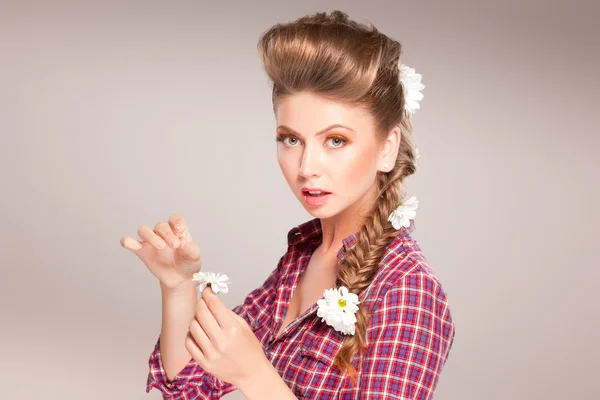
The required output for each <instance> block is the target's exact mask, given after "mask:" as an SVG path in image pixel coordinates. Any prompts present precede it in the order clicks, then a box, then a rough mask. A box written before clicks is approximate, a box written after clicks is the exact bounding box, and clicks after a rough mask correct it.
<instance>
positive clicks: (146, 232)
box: [138, 225, 167, 250]
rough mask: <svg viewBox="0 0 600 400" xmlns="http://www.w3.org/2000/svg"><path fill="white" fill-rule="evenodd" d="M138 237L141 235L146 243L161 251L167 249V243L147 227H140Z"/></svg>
mask: <svg viewBox="0 0 600 400" xmlns="http://www.w3.org/2000/svg"><path fill="white" fill-rule="evenodd" d="M138 235H140V237H141V238H142V239H144V240H145V241H146V242H148V243H150V244H151V245H152V246H154V247H156V248H157V249H159V250H162V249H164V248H165V247H167V244H166V243H165V241H164V240H163V239H162V238H161V237H160V236H158V235H157V234H156V233H155V232H154V231H153V230H152V229H150V227H149V226H147V225H142V226H140V228H139V229H138Z"/></svg>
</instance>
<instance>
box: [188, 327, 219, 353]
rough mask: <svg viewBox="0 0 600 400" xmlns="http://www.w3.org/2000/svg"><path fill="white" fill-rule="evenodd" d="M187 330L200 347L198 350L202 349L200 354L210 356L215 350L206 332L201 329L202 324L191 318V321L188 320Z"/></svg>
mask: <svg viewBox="0 0 600 400" xmlns="http://www.w3.org/2000/svg"><path fill="white" fill-rule="evenodd" d="M189 331H190V333H191V334H192V337H193V338H194V341H196V344H197V345H198V347H200V350H202V354H204V356H205V357H207V358H211V356H212V355H213V354H214V352H215V348H214V347H213V345H212V343H211V341H210V339H209V337H208V335H207V334H206V332H204V329H202V326H200V323H199V322H198V320H197V319H196V318H192V322H190V327H189Z"/></svg>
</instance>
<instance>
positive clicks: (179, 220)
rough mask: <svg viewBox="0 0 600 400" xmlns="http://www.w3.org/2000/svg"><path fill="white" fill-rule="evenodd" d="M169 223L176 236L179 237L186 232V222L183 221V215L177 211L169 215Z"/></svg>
mask: <svg viewBox="0 0 600 400" xmlns="http://www.w3.org/2000/svg"><path fill="white" fill-rule="evenodd" d="M169 225H171V228H172V229H173V232H174V233H175V235H176V236H177V237H180V236H182V235H183V234H184V233H186V232H188V229H187V227H188V226H187V222H185V219H184V218H183V215H181V214H179V213H173V214H171V216H170V217H169ZM190 238H191V236H190Z"/></svg>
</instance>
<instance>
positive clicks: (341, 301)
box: [338, 299, 346, 308]
mask: <svg viewBox="0 0 600 400" xmlns="http://www.w3.org/2000/svg"><path fill="white" fill-rule="evenodd" d="M338 306H340V307H341V308H344V307H346V300H344V299H339V300H338Z"/></svg>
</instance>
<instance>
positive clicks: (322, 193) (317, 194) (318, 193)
mask: <svg viewBox="0 0 600 400" xmlns="http://www.w3.org/2000/svg"><path fill="white" fill-rule="evenodd" d="M302 194H303V195H305V196H309V197H322V196H325V195H328V194H331V192H326V191H324V190H319V191H308V190H302Z"/></svg>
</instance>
